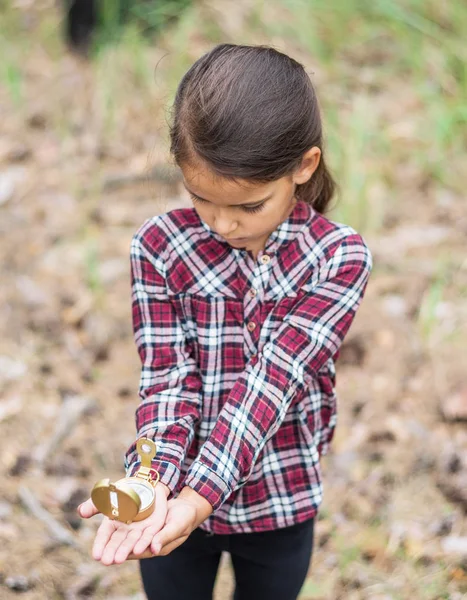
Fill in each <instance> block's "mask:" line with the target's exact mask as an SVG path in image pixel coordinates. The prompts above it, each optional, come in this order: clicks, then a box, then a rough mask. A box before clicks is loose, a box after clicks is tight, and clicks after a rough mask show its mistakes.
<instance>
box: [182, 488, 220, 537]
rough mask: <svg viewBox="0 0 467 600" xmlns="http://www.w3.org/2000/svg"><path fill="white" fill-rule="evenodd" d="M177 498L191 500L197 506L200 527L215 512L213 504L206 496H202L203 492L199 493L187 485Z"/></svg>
mask: <svg viewBox="0 0 467 600" xmlns="http://www.w3.org/2000/svg"><path fill="white" fill-rule="evenodd" d="M177 499H180V500H184V501H186V502H189V503H190V504H192V505H193V506H194V507H195V509H196V515H197V517H196V527H198V525H200V524H201V523H202V522H203V521H205V520H206V519H207V518H208V517H209V515H210V514H211V513H212V512H213V508H212V505H211V504H209V502H208V501H207V500H206V498H204V496H201V494H198V492H195V490H194V489H193V488H191V487H189V486H187V485H186V486H185V487H184V488H183V489H182V490H181V492H180V494H179V495H178V497H177Z"/></svg>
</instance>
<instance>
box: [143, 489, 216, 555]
mask: <svg viewBox="0 0 467 600" xmlns="http://www.w3.org/2000/svg"><path fill="white" fill-rule="evenodd" d="M211 513H212V506H211V505H210V504H209V502H208V501H207V500H206V499H205V498H203V496H201V495H200V494H198V493H197V492H195V491H194V490H193V489H191V488H190V487H184V488H183V490H182V491H181V492H180V494H179V495H178V497H177V498H175V499H173V500H169V502H168V510H167V517H166V520H165V525H164V527H163V528H162V529H161V530H160V531H159V533H157V534H156V535H155V536H154V539H153V540H152V543H151V551H152V552H153V553H154V554H155V555H157V556H166V555H167V554H170V553H171V552H172V550H175V548H177V547H178V546H180V545H181V544H183V542H184V541H185V540H186V539H187V538H188V536H189V535H190V534H191V532H192V531H194V530H195V529H196V528H197V527H198V526H199V525H200V524H201V523H202V522H203V521H205V520H206V519H207V518H208V517H209V515H210V514H211Z"/></svg>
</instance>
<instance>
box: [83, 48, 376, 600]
mask: <svg viewBox="0 0 467 600" xmlns="http://www.w3.org/2000/svg"><path fill="white" fill-rule="evenodd" d="M171 151H172V153H173V156H174V158H175V161H176V162H177V164H178V166H179V167H180V169H181V171H182V174H183V183H184V186H185V188H186V189H187V191H188V193H189V194H190V196H191V198H192V199H193V203H194V207H193V208H182V209H176V210H172V211H170V212H168V213H165V214H162V215H159V216H156V217H154V218H152V219H150V220H149V221H147V222H146V223H144V225H142V227H141V228H140V229H139V231H138V232H137V234H136V235H135V237H134V239H133V243H132V249H131V265H132V286H133V287H132V290H133V324H134V332H135V340H136V345H137V348H138V351H139V354H140V357H141V361H142V373H141V385H140V397H141V403H140V405H139V407H138V408H137V410H136V425H137V432H138V437H151V438H152V439H154V440H155V442H156V444H157V455H156V459H157V460H154V464H153V466H154V468H155V469H157V470H158V471H159V473H160V483H159V484H157V485H156V492H157V498H156V507H157V508H156V510H155V511H154V513H153V515H152V516H151V517H149V518H147V519H146V520H144V521H140V522H137V523H132V524H131V525H125V524H122V523H118V522H116V521H110V520H109V519H107V518H106V517H105V518H104V520H103V522H102V524H101V526H100V529H99V531H98V533H97V536H96V540H95V543H94V547H93V556H94V558H95V559H97V560H101V561H102V562H103V563H104V564H112V563H121V562H123V561H124V560H126V559H127V558H128V557H130V558H134V557H136V558H140V559H141V560H140V563H139V564H140V569H141V574H142V581H143V585H144V589H145V592H146V594H147V597H148V598H149V599H157V600H183V599H185V598H186V599H190V600H192V599H194V600H207V599H208V598H211V597H212V591H213V587H214V583H215V578H216V573H217V569H218V565H219V559H220V556H221V553H222V551H228V552H229V553H230V555H231V560H232V566H233V569H234V573H235V582H236V588H235V595H234V598H235V600H253V599H254V600H263V599H264V600H265V599H268V600H292V599H295V598H297V596H298V594H299V591H300V589H301V587H302V584H303V582H304V580H305V577H306V574H307V571H308V568H309V565H310V560H311V553H312V545H313V524H314V519H315V518H316V515H317V512H318V509H319V507H320V504H321V501H322V482H321V474H320V465H319V460H320V455H322V454H324V453H325V452H326V450H327V448H328V445H329V443H330V441H331V438H332V436H333V432H334V428H335V424H336V397H335V391H334V387H335V372H334V360H335V358H336V356H337V353H338V350H339V347H340V345H341V343H342V340H343V338H344V336H345V334H346V332H347V330H348V329H349V326H350V324H351V322H352V319H353V318H354V316H355V312H356V310H357V308H358V306H359V304H360V302H361V299H362V296H363V293H364V290H365V287H366V283H367V280H368V276H369V273H370V269H371V255H370V252H369V250H368V248H367V247H366V245H365V243H364V241H363V240H362V238H361V237H360V236H359V235H358V234H357V233H356V232H355V231H353V230H352V229H351V228H350V227H347V226H345V225H341V224H338V223H334V222H332V221H330V220H329V219H327V218H326V217H324V216H323V213H324V212H325V210H326V209H327V208H328V206H329V202H330V200H331V197H332V195H333V192H334V182H333V179H332V177H331V175H330V173H329V171H328V168H327V167H326V164H325V161H324V157H323V140H322V128H321V120H320V115H319V109H318V103H317V99H316V96H315V93H314V90H313V87H312V84H311V82H310V79H309V77H308V75H307V73H306V72H305V70H304V68H303V67H302V65H300V64H299V63H298V62H296V61H295V60H293V59H292V58H290V57H288V56H286V55H285V54H282V53H280V52H278V51H276V50H274V49H272V48H269V47H264V46H240V45H232V44H222V45H219V46H216V47H215V48H214V49H213V50H212V51H210V52H208V53H207V54H206V55H204V56H202V57H201V58H200V59H199V60H198V61H196V63H195V64H194V65H193V66H192V67H191V68H190V70H189V71H188V72H187V73H186V75H185V76H184V77H183V79H182V81H181V83H180V85H179V88H178V91H177V95H176V99H175V105H174V118H173V123H172V126H171ZM125 463H126V464H125V466H126V470H127V476H129V475H132V474H134V472H135V471H136V469H137V467H138V466H139V464H138V462H137V453H136V443H134V444H132V446H131V447H130V448H129V449H128V451H127V453H126V460H125ZM96 512H97V511H96V509H95V507H94V506H93V505H92V502H91V500H87V501H86V502H85V503H84V504H83V505H82V507H81V509H80V514H81V516H83V517H89V516H92V515H93V514H96ZM154 555H155V556H154ZM145 556H150V558H144V557H145ZM143 558H144V559H143Z"/></svg>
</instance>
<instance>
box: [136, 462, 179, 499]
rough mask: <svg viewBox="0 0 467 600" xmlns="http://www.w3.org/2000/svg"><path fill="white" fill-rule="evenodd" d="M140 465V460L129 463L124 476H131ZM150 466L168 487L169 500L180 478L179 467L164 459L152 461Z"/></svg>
mask: <svg viewBox="0 0 467 600" xmlns="http://www.w3.org/2000/svg"><path fill="white" fill-rule="evenodd" d="M140 466H141V462H140V461H137V462H134V463H132V464H131V465H129V466H128V467H127V469H126V477H133V476H134V474H135V473H136V471H137V470H138V468H139V467H140ZM152 468H153V469H155V470H156V471H158V472H159V475H160V479H159V481H160V482H161V483H163V484H164V485H166V486H167V487H168V488H169V490H170V494H169V496H168V500H170V499H171V498H172V497H173V492H174V490H175V488H176V486H177V482H178V480H179V478H180V469H178V468H177V467H176V466H175V465H174V464H173V463H171V462H168V461H166V460H161V461H157V460H154V461H152Z"/></svg>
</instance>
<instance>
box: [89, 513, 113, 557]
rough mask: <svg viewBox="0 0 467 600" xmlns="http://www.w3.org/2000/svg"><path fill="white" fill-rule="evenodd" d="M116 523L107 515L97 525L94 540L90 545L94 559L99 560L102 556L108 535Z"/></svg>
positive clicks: (108, 538)
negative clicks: (91, 545)
mask: <svg viewBox="0 0 467 600" xmlns="http://www.w3.org/2000/svg"><path fill="white" fill-rule="evenodd" d="M117 526H118V525H117V524H116V522H115V521H112V520H110V519H109V518H108V517H105V518H104V520H103V521H102V523H101V524H100V526H99V529H98V530H97V533H96V539H95V540H94V544H93V547H92V557H93V558H94V559H95V560H100V559H101V558H102V554H103V552H104V548H105V547H106V545H107V543H108V541H109V540H110V537H111V536H112V534H113V532H114V531H115V529H116V527H117Z"/></svg>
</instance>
